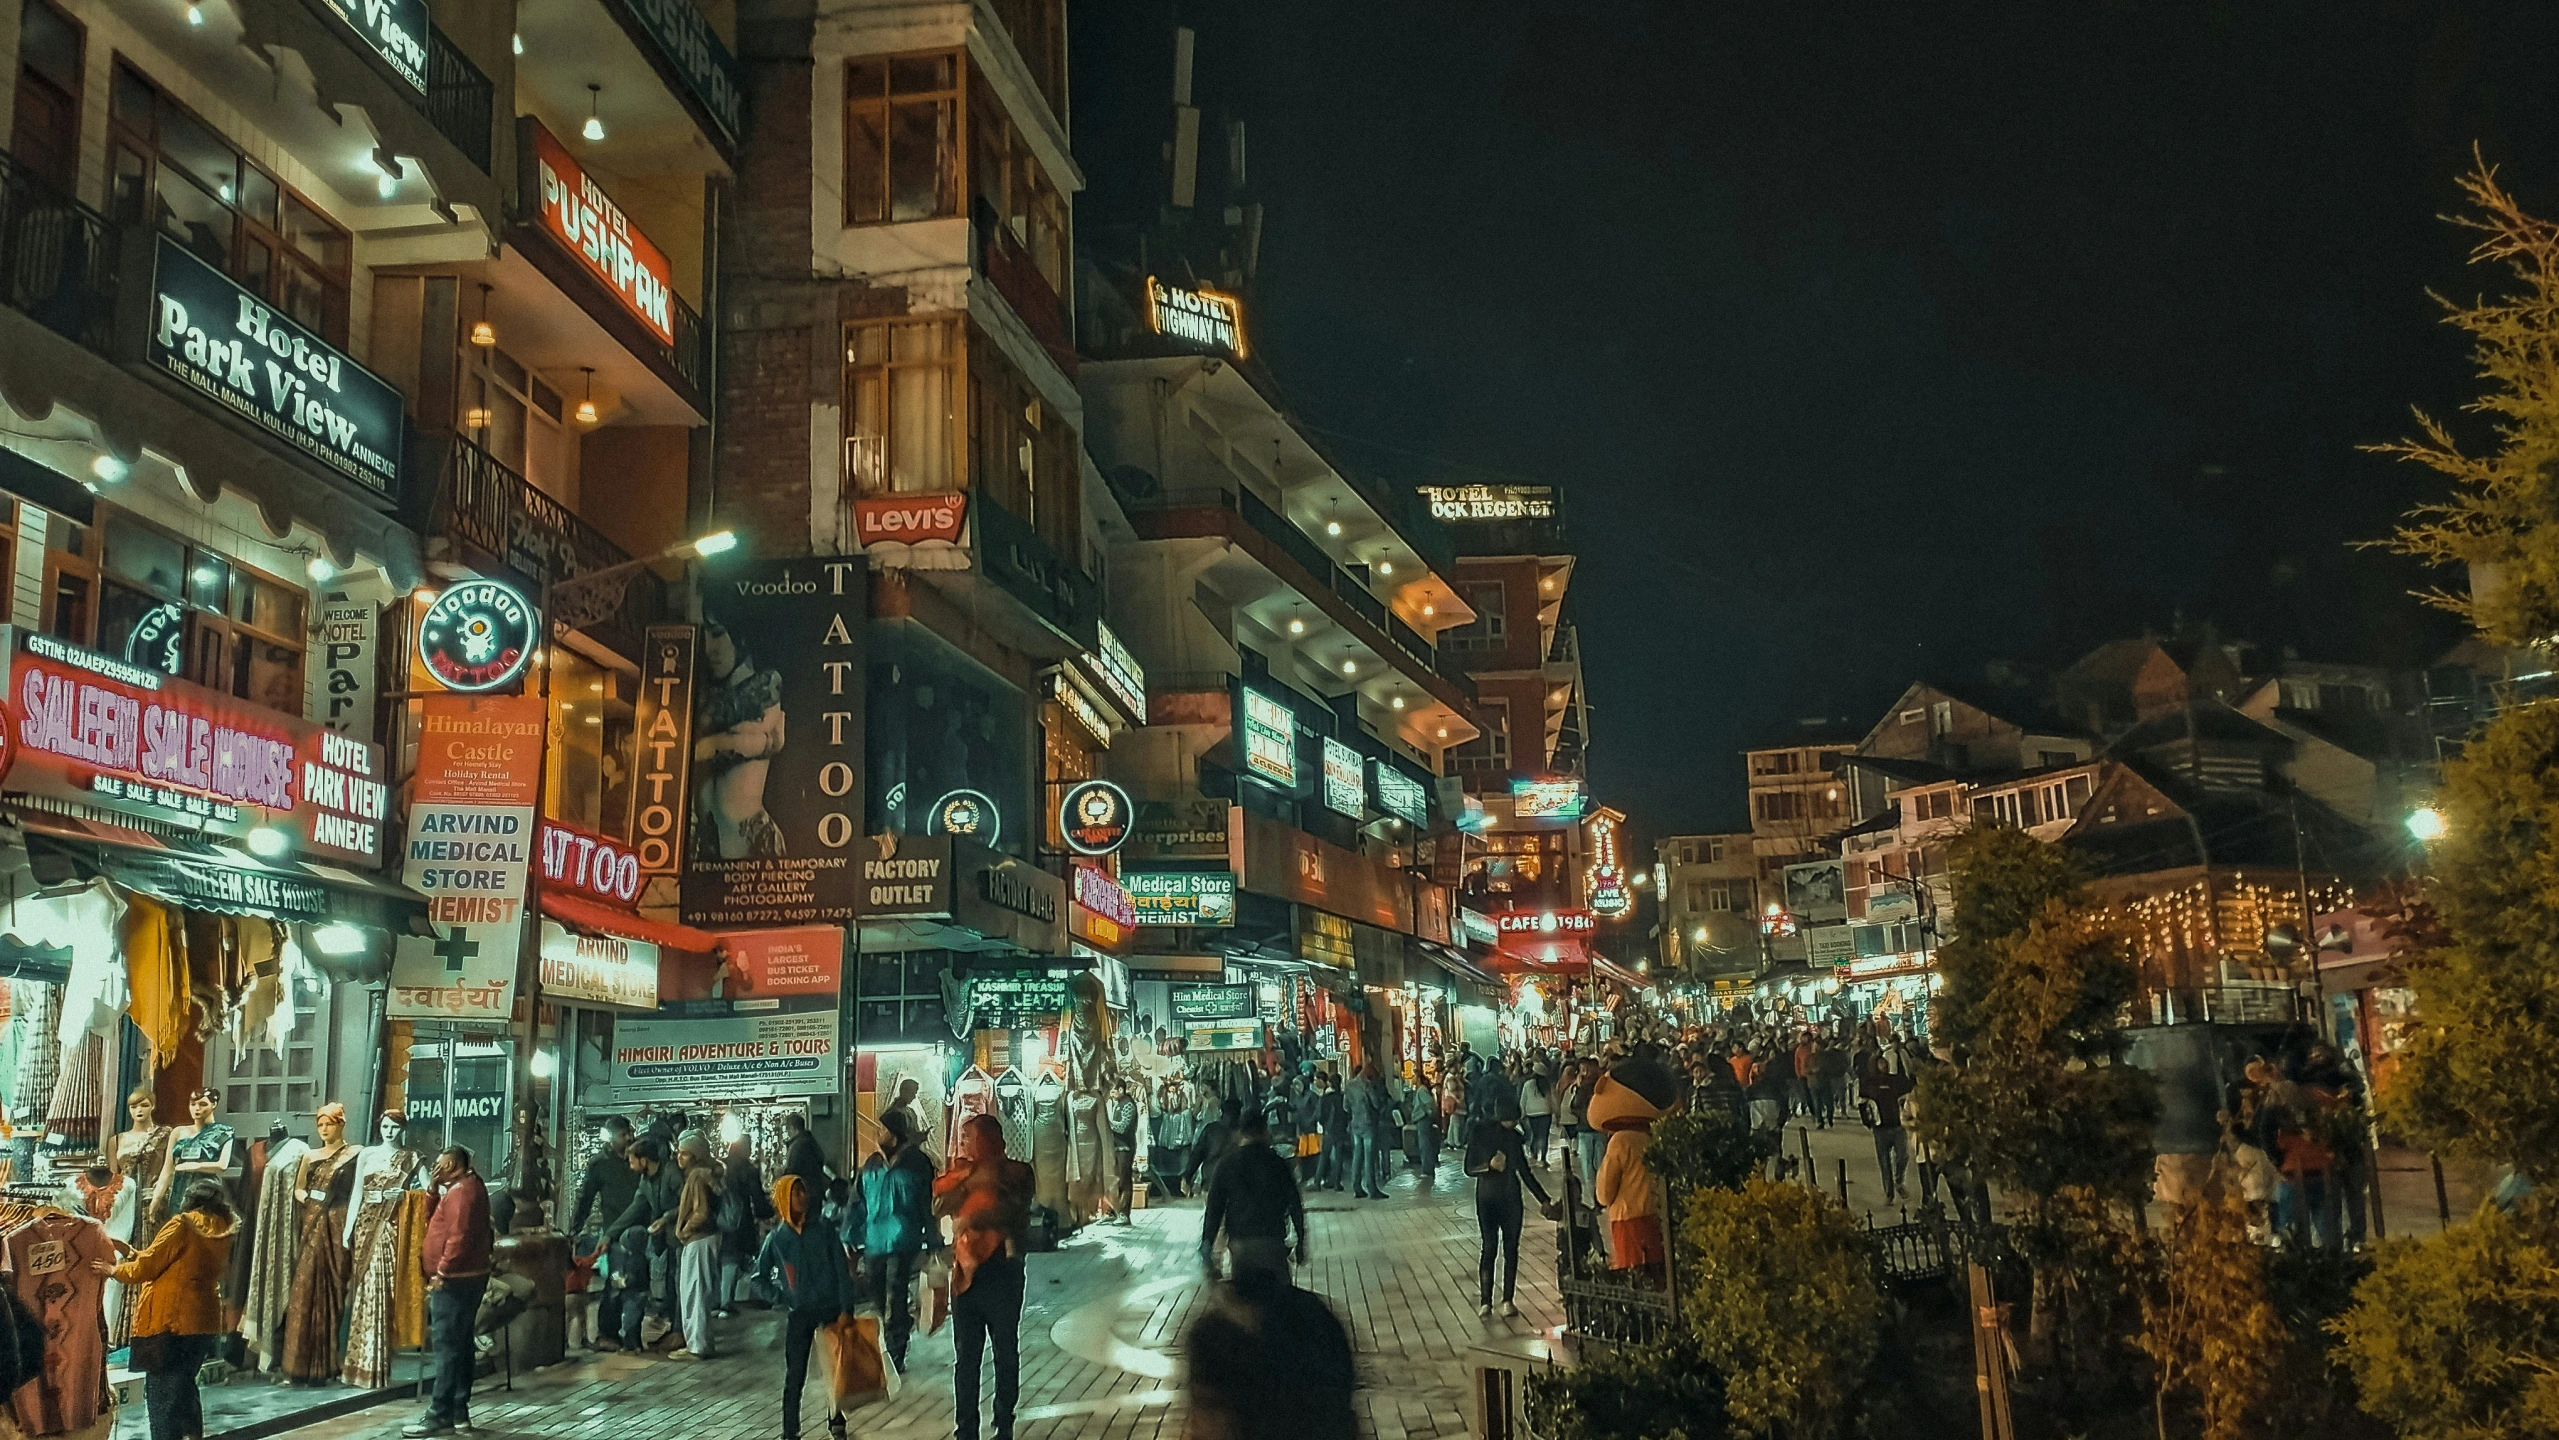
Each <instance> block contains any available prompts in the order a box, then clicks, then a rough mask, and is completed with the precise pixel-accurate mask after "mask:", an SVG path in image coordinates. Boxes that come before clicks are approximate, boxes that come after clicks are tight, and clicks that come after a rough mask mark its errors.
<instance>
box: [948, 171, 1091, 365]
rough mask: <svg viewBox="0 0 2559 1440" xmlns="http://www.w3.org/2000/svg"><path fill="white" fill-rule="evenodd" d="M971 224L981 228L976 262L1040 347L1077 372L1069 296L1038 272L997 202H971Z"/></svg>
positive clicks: (979, 270)
mask: <svg viewBox="0 0 2559 1440" xmlns="http://www.w3.org/2000/svg"><path fill="white" fill-rule="evenodd" d="M969 223H970V228H972V229H974V230H975V231H976V232H977V268H978V273H979V274H981V275H984V276H985V277H986V278H987V280H988V281H989V282H990V283H992V284H993V285H994V286H995V292H996V293H997V294H999V295H1001V296H1003V297H1004V303H1006V304H1008V305H1010V306H1012V307H1013V313H1014V314H1016V315H1019V316H1021V317H1022V323H1023V324H1025V325H1028V326H1029V327H1030V328H1031V334H1032V336H1033V337H1034V338H1036V339H1037V340H1038V341H1039V342H1040V347H1041V348H1042V349H1044V350H1046V351H1048V353H1049V358H1050V359H1052V360H1054V361H1056V362H1057V364H1058V368H1059V369H1062V370H1064V371H1065V372H1066V373H1067V374H1069V375H1073V374H1074V373H1075V335H1074V327H1073V326H1072V325H1070V324H1069V323H1068V321H1067V316H1066V302H1065V301H1063V300H1060V299H1059V298H1058V297H1057V291H1056V289H1055V288H1054V287H1052V286H1051V285H1050V284H1049V283H1048V277H1047V276H1045V275H1042V274H1041V273H1040V267H1039V265H1038V264H1037V262H1035V261H1033V260H1032V259H1031V252H1030V251H1028V250H1026V249H1024V248H1022V244H1021V242H1020V241H1018V240H1015V239H1014V238H1013V232H1012V230H1011V229H1010V228H1008V227H1007V226H1006V225H1005V224H1004V222H1003V221H1002V220H1000V219H998V218H996V215H995V208H994V207H993V206H991V205H988V204H987V203H986V202H985V201H983V200H981V201H979V202H977V204H976V205H974V206H973V207H971V210H970V215H969Z"/></svg>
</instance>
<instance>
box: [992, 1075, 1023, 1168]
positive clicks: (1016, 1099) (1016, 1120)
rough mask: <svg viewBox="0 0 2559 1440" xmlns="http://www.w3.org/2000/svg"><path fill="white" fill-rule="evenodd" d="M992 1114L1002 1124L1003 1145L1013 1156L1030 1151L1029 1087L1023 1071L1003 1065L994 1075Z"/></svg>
mask: <svg viewBox="0 0 2559 1440" xmlns="http://www.w3.org/2000/svg"><path fill="white" fill-rule="evenodd" d="M994 1113H995V1118H996V1119H997V1120H998V1121H1001V1122H1002V1123H1003V1126H1004V1149H1005V1151H1006V1152H1007V1153H1008V1154H1012V1155H1015V1156H1021V1155H1028V1154H1030V1153H1031V1118H1032V1117H1031V1087H1030V1083H1029V1082H1028V1081H1025V1080H1024V1079H1023V1078H1022V1072H1021V1071H1019V1070H1016V1069H1014V1068H1012V1067H1011V1066H1009V1065H1008V1066H1006V1067H1005V1068H1004V1073H1003V1074H1001V1075H998V1076H996V1077H995V1107H994Z"/></svg>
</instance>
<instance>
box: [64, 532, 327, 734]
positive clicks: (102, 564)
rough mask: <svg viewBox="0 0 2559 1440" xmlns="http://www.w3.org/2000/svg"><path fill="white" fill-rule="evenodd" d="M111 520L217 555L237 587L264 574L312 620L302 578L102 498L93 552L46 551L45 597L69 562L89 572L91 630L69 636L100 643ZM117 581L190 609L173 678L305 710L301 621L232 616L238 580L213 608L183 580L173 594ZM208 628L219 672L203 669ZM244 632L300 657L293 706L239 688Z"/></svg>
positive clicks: (307, 650) (306, 645)
mask: <svg viewBox="0 0 2559 1440" xmlns="http://www.w3.org/2000/svg"><path fill="white" fill-rule="evenodd" d="M111 522H113V523H122V524H130V525H133V526H135V527H136V528H139V529H143V530H148V531H150V532H152V533H153V534H156V535H158V536H160V537H161V538H162V539H164V540H167V541H169V542H170V543H172V544H175V545H177V546H179V547H180V549H181V550H182V551H184V552H185V554H186V556H187V562H186V563H188V564H189V565H192V564H193V559H194V555H195V553H196V552H198V551H202V552H204V553H205V554H208V555H211V556H213V557H214V558H216V559H219V560H220V561H221V562H222V563H223V565H224V566H225V567H226V568H227V569H228V570H229V571H230V572H231V580H230V584H231V586H233V587H237V586H238V585H239V584H240V583H241V582H242V580H243V578H245V579H246V580H248V581H251V582H264V583H265V584H268V585H272V586H274V587H276V588H277V589H279V590H282V591H284V592H285V593H286V594H288V595H291V596H293V597H294V598H295V600H297V601H298V602H299V603H300V604H301V606H302V616H303V620H304V621H305V622H306V623H307V622H308V620H309V619H310V613H311V596H310V594H309V592H308V591H306V590H304V589H303V588H302V587H301V586H299V585H295V584H293V583H292V582H290V581H288V580H286V579H284V578H283V577H282V576H279V575H274V574H271V573H269V572H267V571H265V570H262V569H260V568H258V567H257V566H255V565H252V564H250V563H248V562H247V561H245V560H242V559H240V558H239V557H238V556H235V555H231V554H228V553H226V552H224V551H221V550H217V549H215V548H213V547H212V546H209V545H200V544H198V543H196V542H195V541H193V540H189V539H188V538H187V537H185V536H184V535H180V534H178V533H177V532H176V531H174V530H171V529H170V528H169V527H168V526H166V525H162V524H158V523H156V522H155V521H153V520H151V519H150V518H148V517H147V516H144V515H142V514H141V513H139V512H137V511H134V510H129V509H126V508H125V507H123V506H120V505H112V504H107V503H105V502H101V503H100V504H99V506H98V511H97V515H96V516H95V521H94V523H93V524H91V525H90V526H88V533H87V534H86V535H85V536H84V537H83V539H84V540H85V541H86V542H87V544H86V546H85V549H86V550H87V552H88V553H87V554H86V555H85V556H64V552H60V551H53V550H48V551H47V552H46V565H45V569H46V589H45V593H46V595H47V596H48V597H50V596H51V595H52V594H53V586H54V583H55V577H56V576H57V575H59V574H60V573H61V572H62V571H63V570H65V569H73V568H74V567H76V572H75V573H79V574H81V575H84V576H85V577H86V578H87V579H88V581H89V615H88V625H87V631H88V633H87V634H86V635H84V636H79V637H72V636H67V635H66V636H64V637H62V638H64V639H66V640H72V641H73V643H75V644H78V645H82V646H85V647H90V648H95V647H96V645H97V643H98V642H97V635H98V624H99V620H100V618H101V615H102V612H103V611H104V609H105V606H104V603H103V602H104V599H105V595H106V586H107V585H108V584H109V583H110V582H109V581H108V580H107V579H106V577H105V571H106V558H107V557H106V551H107V543H106V536H107V528H108V526H109V524H110V523H111ZM56 556H64V558H63V561H62V562H60V563H57V561H56V559H55V557H56ZM112 583H114V584H117V585H121V586H124V587H125V588H127V589H135V590H140V591H141V593H143V594H146V595H158V596H159V598H160V599H162V600H173V601H175V602H176V603H177V605H178V606H179V608H180V610H181V611H182V612H183V613H184V615H185V616H186V627H187V628H186V639H185V641H184V646H183V650H182V653H183V655H184V656H185V660H184V663H183V664H182V665H181V666H180V669H179V673H178V675H177V676H176V677H175V678H177V679H181V680H184V681H186V682H187V683H189V684H191V685H201V686H203V687H204V688H205V689H207V690H214V691H218V692H220V693H222V694H225V695H229V696H231V697H232V698H234V699H238V700H244V701H247V702H248V703H249V704H252V705H259V706H262V707H264V708H266V709H271V710H276V711H278V712H279V713H281V714H289V715H292V716H294V717H295V718H297V719H298V718H301V716H302V714H303V708H304V704H305V702H304V700H303V698H302V697H303V694H304V692H305V688H306V687H307V685H308V684H309V681H310V673H311V671H310V666H311V642H310V636H309V635H307V634H305V633H304V632H303V628H302V627H301V626H296V627H295V628H294V629H293V630H292V631H291V632H289V633H288V632H284V631H278V630H274V629H270V628H268V627H266V626H263V625H259V624H256V623H254V622H252V621H248V620H243V619H239V618H237V617H235V616H234V615H233V614H232V613H231V611H232V609H233V607H235V606H236V605H237V603H238V601H237V599H236V598H235V597H236V595H237V593H238V592H237V590H236V588H234V589H233V590H232V591H231V592H230V593H226V594H225V595H224V597H223V601H224V604H223V608H222V609H221V610H219V611H215V610H210V609H207V608H206V607H205V606H203V605H200V604H198V603H196V601H195V600H194V599H192V598H191V597H189V596H188V595H187V594H186V586H185V584H184V582H183V581H182V582H181V584H180V586H179V593H178V594H176V595H168V594H163V593H161V592H158V591H152V590H148V589H143V588H142V587H140V586H137V585H136V584H135V583H134V582H133V581H132V580H131V579H130V578H128V577H123V576H119V577H117V579H116V580H115V581H113V582H112ZM209 636H210V637H216V638H218V640H219V642H220V644H219V646H218V650H217V652H216V653H218V654H219V656H220V657H221V658H220V665H219V670H218V673H211V674H208V673H205V667H204V666H203V664H202V658H203V656H204V655H205V653H206V651H205V649H204V643H205V639H206V637H209ZM243 639H246V640H249V641H252V642H263V643H265V644H269V645H273V646H276V647H278V648H281V649H285V650H289V651H291V652H292V653H293V655H294V658H295V660H296V661H297V662H298V663H297V664H296V665H295V667H294V670H295V677H296V683H295V685H294V687H293V690H294V704H293V706H292V708H291V709H289V710H288V709H285V708H284V707H281V706H273V705H266V704H265V702H264V701H262V700H260V699H259V698H258V697H257V696H255V695H253V694H250V693H249V692H248V691H246V690H245V689H243V688H241V687H242V686H243V685H245V683H246V678H245V676H242V675H236V674H234V673H233V670H234V665H233V656H234V654H235V653H236V647H237V645H238V644H239V642H240V641H241V640H243Z"/></svg>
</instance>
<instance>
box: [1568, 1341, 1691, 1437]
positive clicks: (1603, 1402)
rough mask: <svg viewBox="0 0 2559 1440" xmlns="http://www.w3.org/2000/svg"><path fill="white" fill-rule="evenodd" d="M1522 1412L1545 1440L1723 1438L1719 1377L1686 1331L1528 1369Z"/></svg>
mask: <svg viewBox="0 0 2559 1440" xmlns="http://www.w3.org/2000/svg"><path fill="white" fill-rule="evenodd" d="M1528 1410H1529V1415H1530V1416H1531V1418H1532V1419H1533V1420H1534V1421H1535V1422H1536V1424H1537V1428H1538V1433H1540V1434H1541V1435H1544V1436H1545V1437H1546V1440H1723V1437H1724V1436H1727V1435H1729V1434H1731V1433H1732V1432H1731V1430H1730V1429H1729V1428H1728V1427H1727V1426H1726V1424H1725V1421H1724V1377H1723V1376H1722V1375H1721V1374H1719V1373H1717V1372H1716V1370H1715V1367H1714V1366H1712V1365H1709V1364H1707V1363H1706V1359H1705V1357H1704V1356H1703V1355H1701V1354H1699V1353H1698V1349H1697V1342H1696V1341H1695V1340H1693V1339H1690V1338H1688V1337H1686V1336H1682V1337H1679V1338H1678V1339H1675V1340H1672V1341H1670V1342H1669V1343H1667V1344H1664V1345H1656V1346H1652V1347H1649V1348H1646V1349H1642V1350H1622V1351H1610V1352H1607V1353H1604V1354H1600V1355H1597V1356H1594V1357H1592V1358H1590V1359H1588V1360H1585V1361H1584V1362H1583V1363H1581V1364H1580V1365H1577V1366H1575V1367H1574V1368H1572V1369H1570V1370H1553V1371H1549V1372H1547V1373H1545V1374H1542V1375H1532V1376H1530V1377H1529V1380H1528Z"/></svg>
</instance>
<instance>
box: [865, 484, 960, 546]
mask: <svg viewBox="0 0 2559 1440" xmlns="http://www.w3.org/2000/svg"><path fill="white" fill-rule="evenodd" d="M968 514H969V497H968V496H967V495H965V494H961V493H956V492H955V493H952V494H948V495H866V496H864V497H862V498H861V499H858V500H855V501H854V502H853V539H854V542H855V543H856V544H859V545H861V546H863V547H864V548H866V549H867V548H868V547H870V546H873V545H916V544H921V543H923V542H924V541H927V540H938V541H941V542H942V543H943V544H946V545H956V544H958V543H959V541H960V536H961V535H962V534H964V533H966V531H967V529H968Z"/></svg>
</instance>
